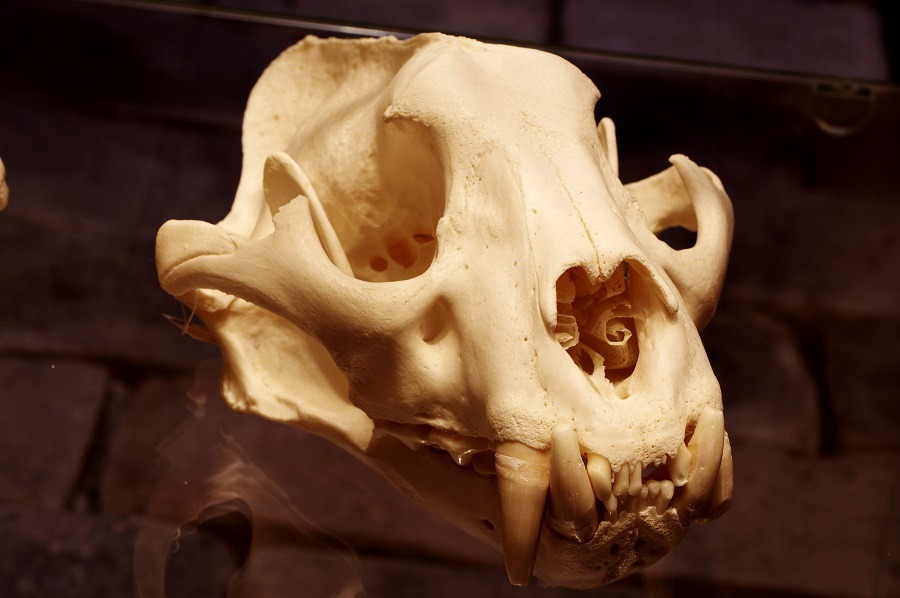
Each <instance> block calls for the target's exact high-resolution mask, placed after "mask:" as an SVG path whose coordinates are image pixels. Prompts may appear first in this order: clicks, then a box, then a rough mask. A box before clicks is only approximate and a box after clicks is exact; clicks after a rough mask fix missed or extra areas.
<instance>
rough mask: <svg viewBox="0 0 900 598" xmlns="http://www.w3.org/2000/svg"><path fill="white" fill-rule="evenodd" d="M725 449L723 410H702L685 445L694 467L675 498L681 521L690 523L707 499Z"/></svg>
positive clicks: (709, 408) (710, 408) (705, 408)
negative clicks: (689, 452) (689, 439)
mask: <svg viewBox="0 0 900 598" xmlns="http://www.w3.org/2000/svg"><path fill="white" fill-rule="evenodd" d="M724 447H725V418H724V416H723V415H722V411H721V410H719V409H713V408H712V407H704V408H703V411H702V412H701V413H700V419H698V420H697V427H696V429H695V430H694V435H693V437H691V441H690V443H689V444H688V449H689V450H690V451H691V454H692V455H693V467H692V468H691V474H690V477H689V478H688V482H687V484H685V485H684V489H683V490H682V492H681V494H680V495H679V496H678V498H677V499H675V507H676V508H677V509H678V515H679V517H680V518H681V519H682V521H691V520H693V519H694V517H695V516H696V514H697V512H698V511H699V510H701V509H702V507H703V506H704V503H706V501H707V500H708V498H709V496H710V492H711V491H712V488H713V485H714V483H715V481H716V477H717V476H718V473H719V466H720V465H721V463H722V456H723V453H724Z"/></svg>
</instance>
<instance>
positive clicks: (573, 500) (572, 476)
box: [547, 425, 600, 542]
mask: <svg viewBox="0 0 900 598" xmlns="http://www.w3.org/2000/svg"><path fill="white" fill-rule="evenodd" d="M550 454H551V459H550V512H549V514H548V517H547V523H548V525H549V526H550V528H551V529H552V530H553V531H554V532H556V533H557V534H559V535H561V536H563V537H565V538H569V539H571V540H575V541H576V542H587V541H588V540H590V539H591V538H593V537H594V534H595V533H596V531H597V526H598V525H599V524H600V522H599V520H598V518H597V507H596V502H597V501H596V498H595V497H594V489H593V488H592V487H591V480H590V478H589V477H588V473H587V470H586V469H585V467H584V462H583V461H582V460H581V449H580V448H579V446H578V438H577V436H576V435H575V430H573V429H572V427H571V426H569V425H563V426H558V427H557V428H556V429H554V430H553V434H552V435H551V447H550Z"/></svg>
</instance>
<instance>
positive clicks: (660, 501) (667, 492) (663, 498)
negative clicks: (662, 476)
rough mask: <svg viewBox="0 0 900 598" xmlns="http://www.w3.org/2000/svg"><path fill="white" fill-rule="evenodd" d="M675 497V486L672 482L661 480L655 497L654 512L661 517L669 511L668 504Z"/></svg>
mask: <svg viewBox="0 0 900 598" xmlns="http://www.w3.org/2000/svg"><path fill="white" fill-rule="evenodd" d="M673 496H675V484H673V483H672V480H663V481H662V482H660V483H659V496H657V497H656V512H657V513H659V514H660V515H662V514H663V513H665V512H666V511H668V510H669V502H670V501H671V500H672V497H673Z"/></svg>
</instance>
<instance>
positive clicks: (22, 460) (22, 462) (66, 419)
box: [0, 358, 107, 508]
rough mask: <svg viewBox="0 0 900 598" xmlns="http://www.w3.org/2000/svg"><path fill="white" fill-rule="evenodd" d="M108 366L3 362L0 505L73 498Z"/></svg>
mask: <svg viewBox="0 0 900 598" xmlns="http://www.w3.org/2000/svg"><path fill="white" fill-rule="evenodd" d="M106 384H107V372H106V370H105V369H104V368H101V367H97V366H93V365H85V364H81V363H72V362H66V361H49V360H48V361H25V360H18V359H10V358H4V359H0V404H2V409H3V417H2V418H0V501H6V502H11V503H28V504H35V505H41V506H44V507H48V508H61V507H63V506H64V505H65V504H66V503H67V501H68V500H69V499H70V498H71V497H72V493H73V491H74V490H75V487H76V483H77V482H78V479H79V476H80V475H81V472H82V469H83V468H84V466H85V460H86V457H87V455H88V452H89V451H90V450H91V446H92V443H93V442H94V435H95V430H96V427H97V421H98V418H99V416H100V412H101V409H102V408H103V401H104V393H105V391H106Z"/></svg>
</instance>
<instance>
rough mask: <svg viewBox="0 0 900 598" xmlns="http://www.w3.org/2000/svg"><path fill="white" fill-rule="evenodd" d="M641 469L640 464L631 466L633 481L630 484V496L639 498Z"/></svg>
mask: <svg viewBox="0 0 900 598" xmlns="http://www.w3.org/2000/svg"><path fill="white" fill-rule="evenodd" d="M642 469H643V468H642V467H641V464H640V463H634V464H632V466H631V479H630V480H629V482H628V494H630V495H631V496H637V495H638V494H640V493H641V486H642V484H641V470H642Z"/></svg>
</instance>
